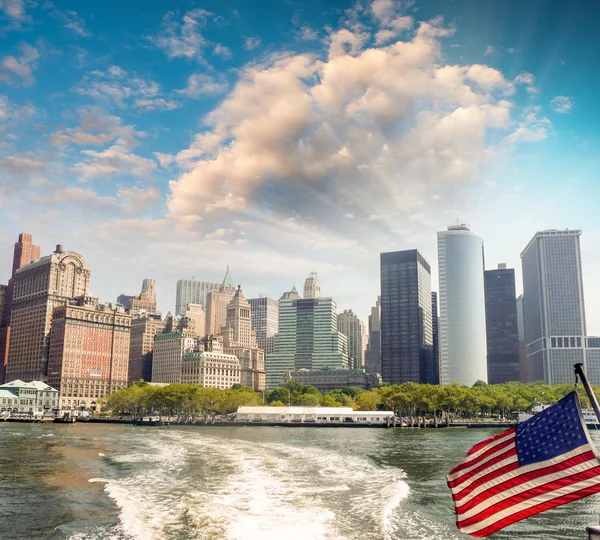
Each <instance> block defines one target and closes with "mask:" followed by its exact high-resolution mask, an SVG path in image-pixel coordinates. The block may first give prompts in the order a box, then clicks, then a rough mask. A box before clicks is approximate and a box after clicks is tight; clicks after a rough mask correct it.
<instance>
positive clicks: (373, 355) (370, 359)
mask: <svg viewBox="0 0 600 540" xmlns="http://www.w3.org/2000/svg"><path fill="white" fill-rule="evenodd" d="M365 370H366V372H367V373H381V296H378V297H377V301H376V302H375V305H374V306H373V307H372V308H371V315H369V342H368V344H367V350H366V352H365Z"/></svg>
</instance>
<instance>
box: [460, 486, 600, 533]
mask: <svg viewBox="0 0 600 540" xmlns="http://www.w3.org/2000/svg"><path fill="white" fill-rule="evenodd" d="M594 493H600V482H598V478H597V477H595V478H591V479H589V480H587V481H585V482H582V483H581V484H579V485H569V486H565V487H564V488H562V489H561V490H560V491H559V492H553V493H547V494H546V495H545V496H543V497H538V498H536V499H534V500H530V501H526V502H524V503H521V505H519V507H518V508H508V509H507V510H505V511H504V512H503V513H502V515H501V516H500V517H499V516H498V515H495V516H493V517H492V518H488V519H485V520H483V521H481V522H479V523H477V524H476V525H473V526H471V527H461V528H460V529H461V531H462V532H465V533H467V534H470V535H471V536H475V537H476V538H483V537H485V536H488V535H490V534H492V533H493V532H496V531H498V530H500V529H502V528H504V527H507V526H508V525H511V524H513V523H516V522H517V521H521V520H522V519H525V518H527V517H529V516H533V515H534V514H537V513H539V512H543V511H545V510H549V509H550V508H555V507H557V506H560V505H561V504H566V503H568V502H571V501H575V500H577V499H581V498H583V497H587V496H589V495H593V494H594ZM482 526H483V528H482Z"/></svg>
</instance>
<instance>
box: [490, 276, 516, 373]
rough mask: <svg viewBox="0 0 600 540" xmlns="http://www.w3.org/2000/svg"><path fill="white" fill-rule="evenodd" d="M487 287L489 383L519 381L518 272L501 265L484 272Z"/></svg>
mask: <svg viewBox="0 0 600 540" xmlns="http://www.w3.org/2000/svg"><path fill="white" fill-rule="evenodd" d="M484 285H485V321H486V341H487V367H488V383H489V384H503V383H507V382H511V381H519V380H520V373H519V333H518V321H517V299H516V288H515V271H514V269H513V268H506V265H505V264H499V265H498V269H497V270H486V271H485V274H484Z"/></svg>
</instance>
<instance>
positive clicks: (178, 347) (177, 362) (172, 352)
mask: <svg viewBox="0 0 600 540" xmlns="http://www.w3.org/2000/svg"><path fill="white" fill-rule="evenodd" d="M197 346H198V339H197V338H196V335H195V334H194V333H193V332H191V331H189V330H187V329H184V330H175V331H172V332H166V333H163V334H156V336H154V350H153V352H152V382H156V383H168V384H180V383H181V365H182V359H183V355H184V354H185V353H189V352H194V350H196V347H197Z"/></svg>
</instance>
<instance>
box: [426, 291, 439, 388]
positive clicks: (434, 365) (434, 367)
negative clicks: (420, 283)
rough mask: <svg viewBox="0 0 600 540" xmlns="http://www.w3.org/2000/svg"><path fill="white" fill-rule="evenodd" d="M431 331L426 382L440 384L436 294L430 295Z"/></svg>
mask: <svg viewBox="0 0 600 540" xmlns="http://www.w3.org/2000/svg"><path fill="white" fill-rule="evenodd" d="M431 329H432V334H433V346H432V349H431V350H432V353H431V363H430V364H429V369H428V370H427V372H426V379H427V380H426V381H425V382H427V383H429V384H440V341H439V340H440V332H439V330H440V329H439V322H438V293H436V292H432V293H431Z"/></svg>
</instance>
